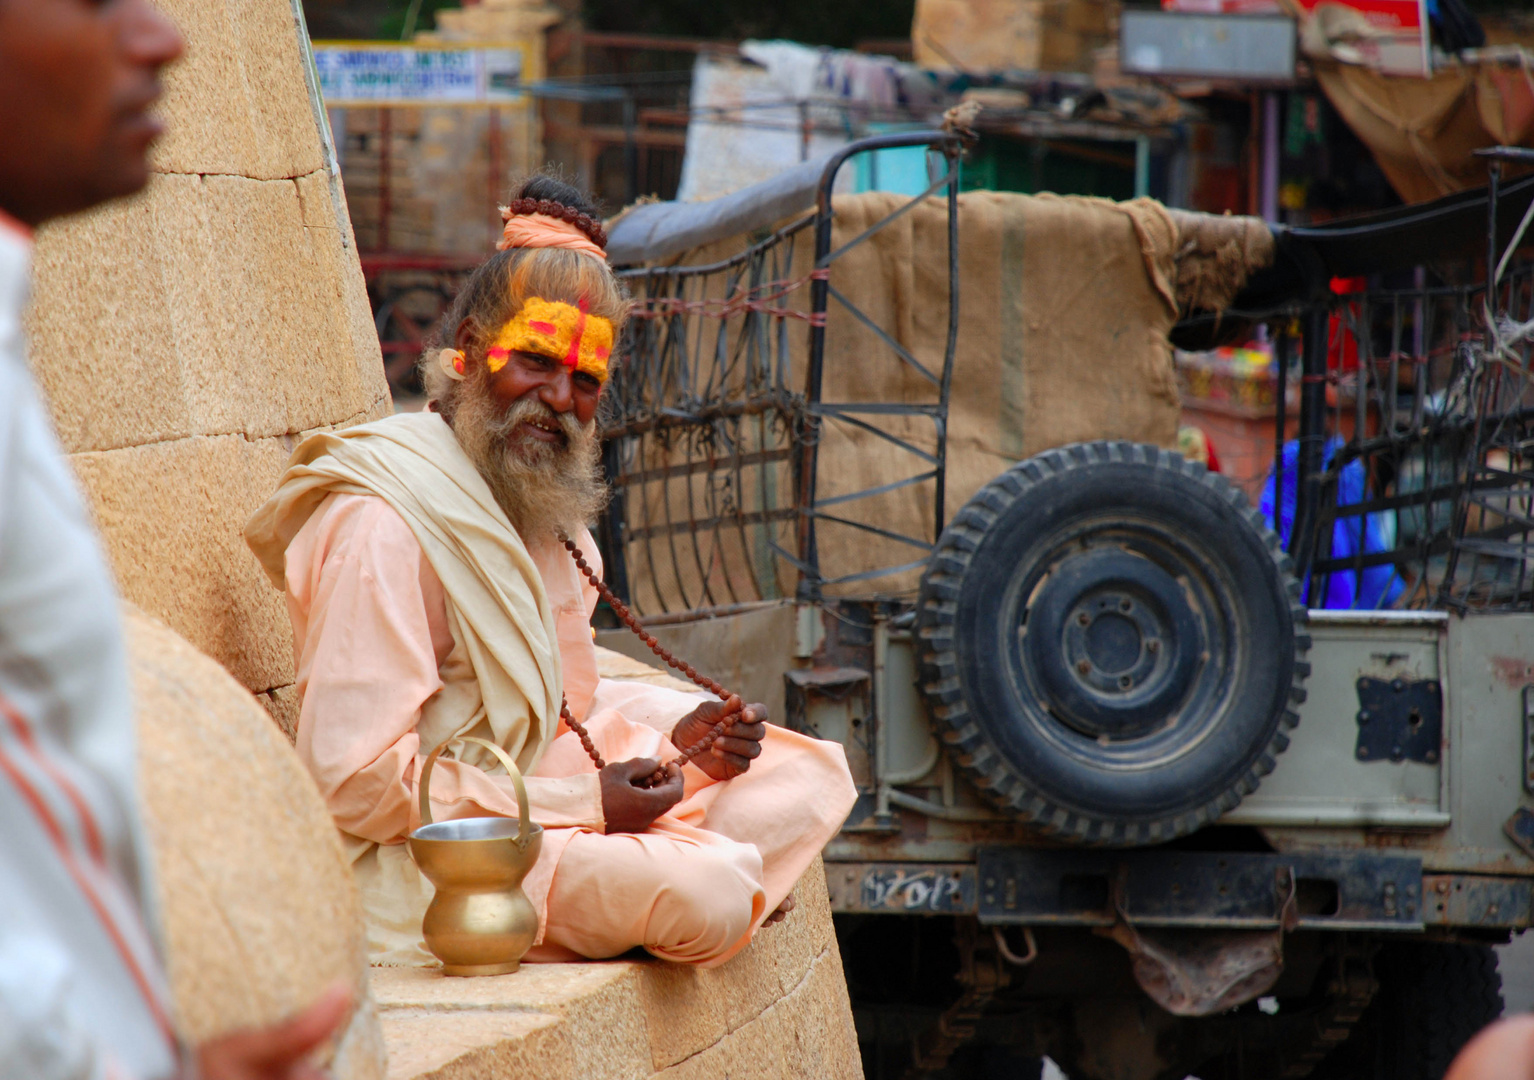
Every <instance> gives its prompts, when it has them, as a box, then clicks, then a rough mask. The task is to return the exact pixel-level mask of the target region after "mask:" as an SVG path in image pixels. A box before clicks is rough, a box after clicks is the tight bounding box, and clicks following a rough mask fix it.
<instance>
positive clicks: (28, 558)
mask: <svg viewBox="0 0 1534 1080" xmlns="http://www.w3.org/2000/svg"><path fill="white" fill-rule="evenodd" d="M181 51H182V40H181V36H180V34H179V33H177V31H176V29H175V28H174V27H173V26H171V24H170V23H168V22H167V21H166V20H165V19H164V18H163V17H161V16H160V15H159V14H157V13H156V12H155V11H154V10H153V9H152V8H151V7H150V6H149V4H148V3H147V0H0V1080H9V1078H11V1077H15V1078H18V1080H20V1078H26V1080H87V1078H90V1080H95V1078H98V1077H99V1078H114V1080H115V1078H132V1080H151V1078H161V1077H167V1078H168V1077H173V1076H175V1077H187V1078H191V1077H203V1078H206V1080H299V1078H311V1077H318V1076H319V1075H320V1074H319V1072H318V1070H316V1069H314V1068H313V1067H312V1066H310V1065H309V1064H307V1054H308V1052H309V1051H310V1050H311V1049H313V1048H314V1047H315V1046H317V1045H318V1044H319V1043H321V1042H323V1041H324V1040H325V1039H326V1038H328V1037H329V1036H330V1034H331V1033H332V1032H334V1031H335V1030H336V1029H337V1027H338V1026H339V1024H340V1023H341V1021H342V1019H343V1018H344V1017H345V1015H346V1013H347V1011H348V1008H349V1005H348V995H347V993H346V991H345V990H344V989H343V988H336V989H334V990H332V991H330V992H328V993H327V994H326V995H324V996H323V997H322V998H321V1000H320V1001H319V1002H317V1003H316V1004H315V1005H314V1006H312V1007H311V1008H310V1009H309V1010H308V1011H306V1012H305V1013H303V1014H301V1015H299V1016H297V1017H295V1018H293V1019H292V1020H290V1021H288V1022H286V1023H284V1024H281V1025H278V1026H277V1027H275V1028H272V1029H270V1030H267V1031H260V1032H248V1033H240V1034H237V1035H233V1036H229V1037H226V1038H222V1039H218V1040H214V1041H212V1042H210V1043H207V1044H205V1045H203V1046H201V1047H199V1048H197V1049H196V1050H195V1051H183V1049H182V1048H181V1046H180V1044H179V1040H178V1038H177V1036H176V1032H175V1029H174V1027H173V1025H172V1021H171V1006H170V999H169V995H168V993H167V989H166V984H165V977H164V972H163V967H162V964H161V961H160V957H159V955H158V948H157V944H156V939H155V936H154V933H153V929H152V927H153V911H152V908H151V895H152V893H151V889H150V882H149V880H148V862H147V846H146V843H145V838H144V834H143V828H142V825H141V824H140V821H139V818H138V813H137V805H138V803H137V795H136V791H135V781H134V768H135V763H136V755H135V752H134V735H133V709H132V702H131V700H130V696H129V684H128V672H127V663H126V656H125V652H124V648H123V641H122V636H121V631H120V629H119V619H118V606H117V596H116V591H115V588H114V586H113V582H112V578H111V575H110V573H109V572H108V570H107V567H106V564H105V562H104V561H103V558H102V555H101V551H100V549H99V546H98V544H97V542H96V538H95V535H94V534H93V532H92V530H91V526H90V522H89V519H88V517H87V515H86V512H85V509H84V506H83V504H82V502H81V500H80V497H79V494H78V492H77V490H76V488H75V484H74V479H73V477H72V476H71V475H70V472H69V468H68V466H67V465H66V464H65V462H64V459H63V457H62V455H61V453H60V451H59V447H58V444H57V440H56V438H55V436H54V433H53V429H52V425H51V423H50V421H49V418H48V415H47V413H46V412H45V411H44V409H43V406H42V404H41V401H40V400H39V398H38V395H37V392H36V389H35V387H34V386H33V383H32V379H31V375H30V373H29V372H28V369H27V367H26V361H25V357H24V344H23V340H22V330H21V314H22V308H23V306H24V304H25V301H26V295H27V276H28V272H29V264H30V259H31V236H32V233H31V230H32V229H34V228H36V227H37V226H39V225H41V224H43V223H44V222H45V221H48V220H49V219H51V218H56V217H59V216H61V215H65V214H71V213H77V212H79V211H82V210H85V209H87V208H89V207H91V206H94V205H96V204H97V203H100V202H103V201H105V200H108V199H113V198H117V197H120V196H124V195H131V194H132V193H134V192H136V191H138V190H140V189H141V188H142V187H144V185H145V184H146V183H147V182H148V180H149V165H148V160H147V154H148V151H149V147H150V145H151V144H152V143H153V142H154V140H155V138H156V137H157V136H158V135H159V134H160V130H161V129H160V125H159V122H158V121H157V120H156V119H155V118H154V117H153V116H151V115H150V113H149V109H150V107H151V106H152V105H153V104H154V103H155V101H156V100H157V99H158V98H159V96H160V84H159V72H160V70H161V68H163V67H164V66H165V65H166V64H168V63H170V62H172V61H173V60H175V59H176V58H177V57H178V56H180V55H181ZM103 383H104V385H106V386H109V380H108V379H104V380H103ZM106 400H110V393H109V391H108V392H107V394H106Z"/></svg>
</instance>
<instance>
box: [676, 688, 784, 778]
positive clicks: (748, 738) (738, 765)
mask: <svg viewBox="0 0 1534 1080" xmlns="http://www.w3.org/2000/svg"><path fill="white" fill-rule="evenodd" d="M736 711H739V715H738V716H736V717H735V719H734V721H732V722H731V724H730V725H729V727H727V728H725V729H724V733H723V734H722V735H720V736H719V738H717V739H715V740H714V745H713V746H711V747H709V748H708V749H707V750H705V751H703V753H701V754H699V755H698V756H697V757H695V758H693V759H692V763H693V764H694V765H696V766H697V767H698V768H700V769H702V770H703V771H704V772H706V773H707V774H708V775H709V776H710V777H712V778H713V779H715V780H733V779H734V778H735V777H737V776H739V775H740V774H741V773H743V772H745V771H746V770H747V769H749V768H750V767H751V762H752V761H754V760H755V759H756V757H757V755H759V754H760V753H761V752H762V740H763V739H764V738H766V737H767V706H765V705H747V706H745V708H744V709H742V708H741V702H740V698H739V697H731V698H730V700H728V701H705V702H704V703H703V704H702V705H699V706H698V707H697V708H696V709H694V710H693V711H692V712H690V713H688V714H687V715H686V716H684V717H682V718H681V719H680V720H678V721H677V722H676V727H675V728H673V729H672V731H671V742H672V745H674V746H675V747H676V748H677V749H678V750H685V749H687V748H688V747H689V746H691V745H692V744H693V743H695V742H697V741H698V740H699V739H701V738H703V736H705V735H707V734H708V733H709V732H710V731H712V730H713V728H714V725H715V724H717V723H719V721H720V719H721V718H722V717H724V716H726V715H728V714H729V713H731V712H736Z"/></svg>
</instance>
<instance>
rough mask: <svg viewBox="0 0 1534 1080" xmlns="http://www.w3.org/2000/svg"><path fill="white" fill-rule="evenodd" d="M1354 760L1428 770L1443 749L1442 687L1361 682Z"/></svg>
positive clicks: (1420, 682) (1424, 682) (1428, 681)
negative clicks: (1409, 764) (1415, 765)
mask: <svg viewBox="0 0 1534 1080" xmlns="http://www.w3.org/2000/svg"><path fill="white" fill-rule="evenodd" d="M1357 686H1358V745H1357V748H1356V749H1355V750H1354V751H1353V753H1354V755H1355V756H1356V757H1357V758H1358V760H1359V761H1391V762H1395V763H1396V764H1398V765H1399V764H1400V763H1401V762H1403V761H1418V762H1422V763H1424V764H1428V765H1433V764H1436V763H1437V761H1438V755H1439V753H1440V751H1441V749H1442V746H1443V687H1442V686H1441V685H1440V684H1439V682H1438V680H1437V679H1373V678H1369V677H1368V676H1364V677H1363V678H1360V679H1359V680H1358V683H1357Z"/></svg>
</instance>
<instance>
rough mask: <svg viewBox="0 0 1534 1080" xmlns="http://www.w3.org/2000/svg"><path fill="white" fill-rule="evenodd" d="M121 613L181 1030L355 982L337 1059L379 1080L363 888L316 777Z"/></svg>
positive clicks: (198, 669) (342, 1073)
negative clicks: (213, 781) (213, 785)
mask: <svg viewBox="0 0 1534 1080" xmlns="http://www.w3.org/2000/svg"><path fill="white" fill-rule="evenodd" d="M124 622H125V630H126V632H127V640H128V653H129V662H130V665H131V670H132V676H133V692H134V697H135V700H136V702H137V706H138V741H139V787H140V791H141V794H142V798H143V804H144V814H145V821H146V824H147V826H148V830H149V835H150V839H151V842H152V849H153V860H154V871H155V880H156V884H157V886H158V891H159V909H160V914H161V922H162V925H163V928H164V936H165V945H166V952H167V958H168V968H169V973H170V980H171V987H172V991H173V994H174V997H175V1002H176V1010H177V1021H178V1025H179V1027H180V1030H181V1034H182V1035H183V1036H185V1037H186V1038H187V1039H189V1040H191V1041H192V1042H200V1041H202V1040H204V1039H207V1038H209V1037H211V1036H214V1035H219V1034H223V1033H226V1032H229V1031H233V1030H238V1029H241V1028H248V1027H255V1026H261V1025H265V1024H270V1023H274V1022H275V1021H277V1020H279V1019H281V1018H283V1017H284V1016H287V1015H289V1014H290V1013H292V1012H294V1011H295V1010H297V1009H299V1008H302V1007H303V1006H305V1005H307V1004H309V1003H310V1002H311V1001H313V1000H314V999H315V998H316V997H318V996H319V995H320V993H322V992H323V991H324V990H325V988H326V987H328V986H329V985H330V984H332V983H333V982H336V981H338V980H339V981H344V982H346V983H348V984H349V985H351V987H352V988H353V992H354V994H355V995H356V1000H357V1008H356V1009H355V1010H354V1012H353V1015H352V1018H351V1020H350V1022H349V1024H348V1026H347V1027H346V1029H344V1031H343V1033H342V1036H341V1038H340V1040H339V1042H338V1045H337V1047H336V1048H335V1050H334V1053H333V1058H332V1060H331V1061H330V1063H329V1064H330V1065H331V1067H332V1068H333V1069H334V1071H335V1075H336V1076H337V1077H338V1078H339V1080H378V1078H381V1077H382V1076H383V1073H384V1057H383V1043H382V1035H381V1032H380V1030H379V1025H378V1017H377V1010H376V1007H375V1006H374V1003H373V1000H372V997H371V996H370V993H369V988H368V982H367V948H366V941H365V938H364V935H363V931H362V921H361V911H360V908H359V905H358V900H357V893H356V886H355V884H354V883H353V881H352V876H351V869H350V866H349V865H348V863H347V861H346V857H345V855H344V854H343V852H342V850H341V844H340V841H339V839H338V837H337V835H336V831H335V829H334V827H333V826H332V825H331V822H330V815H329V814H328V813H327V812H326V810H325V806H324V803H323V802H322V801H321V800H320V796H319V793H318V792H317V791H316V790H315V788H314V783H313V781H312V780H310V778H309V774H308V773H307V772H306V771H305V770H304V768H303V765H302V764H301V763H300V762H299V760H298V757H297V755H295V754H294V752H293V750H292V748H291V747H290V746H288V745H287V743H286V742H285V741H284V740H283V738H282V736H281V734H279V733H278V732H277V731H276V729H275V728H274V727H273V725H272V724H271V722H270V721H269V720H268V719H267V717H266V714H265V713H264V712H263V711H262V710H261V708H260V707H259V706H258V705H257V704H256V702H255V700H254V699H253V698H252V697H251V695H250V693H249V692H248V691H246V690H245V689H244V688H243V687H241V686H240V685H239V684H238V683H237V682H235V681H234V679H232V678H231V677H230V675H229V673H228V672H226V671H225V670H224V669H223V668H221V667H219V665H218V664H217V663H215V662H214V661H213V660H212V659H211V658H209V657H207V656H204V655H203V654H201V653H199V652H198V651H197V650H196V649H194V648H193V647H192V646H191V645H190V644H189V643H188V642H186V641H185V640H184V639H182V638H181V637H179V636H177V635H176V634H175V633H174V632H173V631H172V630H170V629H169V628H168V627H166V626H164V625H163V624H161V623H159V622H157V621H155V620H153V619H151V618H150V617H149V616H147V615H145V614H144V613H142V612H140V611H138V610H136V609H133V608H131V607H130V608H128V609H127V610H126V612H125V619H124ZM220 769H222V770H224V772H223V773H220V771H219V770H220ZM220 775H222V777H223V781H224V782H221V783H219V784H218V785H217V788H218V791H217V797H216V798H212V797H210V795H209V778H210V777H216V776H220Z"/></svg>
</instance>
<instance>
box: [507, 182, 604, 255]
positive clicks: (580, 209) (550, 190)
mask: <svg viewBox="0 0 1534 1080" xmlns="http://www.w3.org/2000/svg"><path fill="white" fill-rule="evenodd" d="M508 214H542V215H544V216H545V217H551V218H558V219H559V220H561V221H564V222H567V223H568V224H570V225H574V226H575V227H576V228H577V229H579V230H580V231H581V232H583V233H585V234H586V238H587V239H589V240H590V241H591V242H592V243H593V244H595V245H596V246H597V247H599V248H602V249H603V250H606V248H607V230H606V229H604V228H602V212H601V210H600V209H599V208H598V207H597V205H596V203H595V202H593V201H592V199H591V198H590V197H589V196H588V195H587V194H586V193H585V192H583V191H581V190H580V189H579V188H577V187H575V186H574V185H572V184H567V183H565V182H564V181H563V180H560V179H558V178H557V177H554V176H549V175H547V174H546V173H539V174H537V175H535V176H530V177H528V178H527V179H526V180H525V181H523V183H522V186H521V187H520V188H519V189H518V191H517V193H516V196H515V197H514V198H513V199H512V200H511V202H510V204H508V205H507V206H506V208H505V209H504V210H503V211H502V217H503V218H504V217H505V216H506V215H508Z"/></svg>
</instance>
